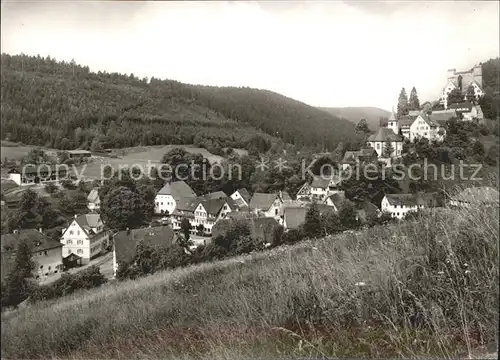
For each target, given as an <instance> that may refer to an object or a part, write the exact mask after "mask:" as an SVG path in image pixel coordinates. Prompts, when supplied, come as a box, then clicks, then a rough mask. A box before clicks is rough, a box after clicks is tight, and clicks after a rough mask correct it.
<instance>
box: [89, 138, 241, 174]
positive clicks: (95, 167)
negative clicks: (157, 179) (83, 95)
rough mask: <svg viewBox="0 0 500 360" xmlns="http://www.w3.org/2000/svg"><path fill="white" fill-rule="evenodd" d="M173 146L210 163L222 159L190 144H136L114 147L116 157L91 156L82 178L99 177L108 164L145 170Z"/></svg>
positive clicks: (156, 163) (114, 167) (158, 161)
mask: <svg viewBox="0 0 500 360" xmlns="http://www.w3.org/2000/svg"><path fill="white" fill-rule="evenodd" d="M175 147H182V148H184V149H186V151H187V152H190V153H193V154H196V153H199V154H201V155H203V157H205V158H207V159H208V160H209V161H210V162H211V163H216V162H220V161H222V160H223V157H222V156H218V155H214V154H211V153H210V152H208V151H207V150H206V149H203V148H199V147H194V146H192V145H159V146H138V147H133V148H124V149H115V150H114V151H113V152H114V153H115V154H116V155H117V158H113V157H107V156H93V161H92V162H91V163H89V164H87V165H86V167H85V168H84V169H83V168H81V169H79V171H80V172H81V171H83V173H82V175H83V178H84V179H89V180H90V179H92V180H93V179H100V178H101V169H102V170H103V169H104V167H105V166H106V165H107V164H109V165H111V166H112V167H113V169H115V170H118V169H119V168H120V166H121V167H123V168H125V167H130V166H136V167H138V168H142V169H144V170H147V168H148V163H149V164H151V166H153V165H158V164H159V163H160V161H161V158H162V157H163V155H165V154H166V153H167V152H169V151H170V150H172V149H173V148H175ZM235 151H236V152H237V153H238V154H242V155H244V154H246V151H245V150H236V149H235Z"/></svg>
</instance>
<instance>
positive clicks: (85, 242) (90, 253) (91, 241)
mask: <svg viewBox="0 0 500 360" xmlns="http://www.w3.org/2000/svg"><path fill="white" fill-rule="evenodd" d="M93 230H94V231H97V228H94V229H93ZM107 241H108V233H107V232H105V231H102V226H100V232H98V233H97V234H96V235H94V236H91V237H90V238H89V237H88V236H87V235H86V234H85V231H83V229H82V228H80V226H79V225H78V223H77V222H76V221H75V220H73V222H72V223H71V225H70V226H69V227H68V228H67V229H66V230H65V231H64V233H63V236H62V237H61V244H63V249H62V256H64V257H66V256H68V255H69V254H72V253H73V254H76V255H78V256H81V257H82V264H87V263H88V262H89V261H90V260H91V259H93V258H94V257H96V256H98V255H100V254H101V253H102V252H103V250H104V247H105V246H106V245H107Z"/></svg>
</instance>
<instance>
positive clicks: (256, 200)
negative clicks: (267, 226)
mask: <svg viewBox="0 0 500 360" xmlns="http://www.w3.org/2000/svg"><path fill="white" fill-rule="evenodd" d="M277 197H278V194H276V193H274V194H264V193H254V194H253V196H252V199H251V200H250V204H249V206H250V208H251V209H260V210H268V209H269V208H270V207H271V205H272V204H273V202H274V200H276V198H277Z"/></svg>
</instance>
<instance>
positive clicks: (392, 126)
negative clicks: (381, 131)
mask: <svg viewBox="0 0 500 360" xmlns="http://www.w3.org/2000/svg"><path fill="white" fill-rule="evenodd" d="M387 128H389V129H391V130H392V131H394V134H396V135H398V134H399V123H398V122H397V121H389V123H388V124H387Z"/></svg>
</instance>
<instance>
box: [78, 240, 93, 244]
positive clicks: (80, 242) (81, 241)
mask: <svg viewBox="0 0 500 360" xmlns="http://www.w3.org/2000/svg"><path fill="white" fill-rule="evenodd" d="M91 242H92V241H91ZM76 243H77V245H83V240H78V241H77V242H76Z"/></svg>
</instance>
